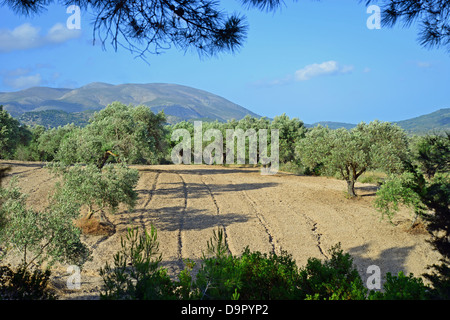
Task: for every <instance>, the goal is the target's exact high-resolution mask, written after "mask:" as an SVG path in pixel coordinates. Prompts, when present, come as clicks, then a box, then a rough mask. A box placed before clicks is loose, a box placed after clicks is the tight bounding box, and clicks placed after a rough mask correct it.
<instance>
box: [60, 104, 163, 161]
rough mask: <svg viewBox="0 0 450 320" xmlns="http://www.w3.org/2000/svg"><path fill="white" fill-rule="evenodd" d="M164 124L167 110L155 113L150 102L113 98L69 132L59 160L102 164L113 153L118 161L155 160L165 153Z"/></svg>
mask: <svg viewBox="0 0 450 320" xmlns="http://www.w3.org/2000/svg"><path fill="white" fill-rule="evenodd" d="M164 124H165V115H164V113H163V112H160V113H158V114H155V113H153V112H152V111H151V110H150V109H149V108H148V107H146V106H136V107H135V106H131V105H130V106H126V105H124V104H122V103H120V102H113V103H112V104H110V105H108V106H107V107H106V108H105V109H102V110H101V111H99V112H96V113H95V114H94V115H93V117H92V118H91V120H90V123H89V124H88V125H87V126H86V127H83V128H75V129H73V130H71V131H70V132H68V133H67V134H66V135H65V136H64V138H63V139H62V141H61V143H60V146H59V150H58V152H57V154H56V156H55V160H57V161H59V162H62V163H64V164H71V163H88V164H95V165H97V166H98V167H99V168H101V167H103V166H104V165H105V164H106V163H107V160H108V156H109V155H113V156H114V158H115V159H116V162H118V161H120V162H124V163H142V164H155V163H158V162H159V161H160V160H161V159H162V158H163V157H164V156H165V154H164V152H165V149H166V146H165V135H166V129H165V127H164Z"/></svg>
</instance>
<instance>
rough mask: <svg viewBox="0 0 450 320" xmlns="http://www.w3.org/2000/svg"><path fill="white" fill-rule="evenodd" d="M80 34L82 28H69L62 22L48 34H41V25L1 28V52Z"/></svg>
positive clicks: (54, 42) (29, 47) (42, 44)
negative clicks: (11, 28) (10, 28)
mask: <svg viewBox="0 0 450 320" xmlns="http://www.w3.org/2000/svg"><path fill="white" fill-rule="evenodd" d="M80 35H81V31H80V30H77V29H75V30H69V29H67V28H66V27H64V25H62V24H61V23H57V24H55V25H54V26H53V27H52V28H50V30H49V31H48V33H47V34H46V35H41V34H40V28H39V27H35V26H32V25H31V24H30V23H24V24H22V25H20V26H18V27H16V28H14V29H13V30H9V29H0V52H11V51H16V50H27V49H32V48H38V47H42V46H45V45H49V44H57V43H63V42H65V41H68V40H70V39H74V38H78V37H79V36H80Z"/></svg>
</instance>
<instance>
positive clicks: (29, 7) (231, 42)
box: [0, 0, 283, 57]
mask: <svg viewBox="0 0 450 320" xmlns="http://www.w3.org/2000/svg"><path fill="white" fill-rule="evenodd" d="M0 1H1V3H2V5H6V6H8V7H9V8H10V9H12V10H13V11H14V12H16V13H18V14H22V15H31V14H39V13H41V12H42V11H43V10H45V8H46V7H47V6H48V5H50V4H51V3H53V2H58V3H60V4H63V5H66V6H69V5H78V6H79V7H80V8H81V9H82V10H89V12H92V13H93V15H94V17H95V18H94V22H93V36H94V42H95V39H99V40H100V41H101V43H102V45H103V46H104V45H105V42H106V41H107V40H110V41H111V44H112V46H113V47H114V49H115V50H117V48H118V46H123V47H125V48H127V49H128V50H130V51H131V52H133V53H138V54H139V55H140V56H141V57H144V54H145V53H154V54H157V53H161V52H163V51H165V50H167V49H169V48H171V47H172V46H174V47H176V48H178V49H181V50H188V49H194V50H197V51H198V52H199V54H200V55H202V56H204V55H207V56H210V55H216V54H217V53H219V52H234V51H236V50H237V49H239V48H240V47H241V46H242V44H243V41H244V40H245V38H246V34H247V27H248V26H247V23H246V21H245V20H246V19H245V17H244V16H243V15H239V14H231V15H229V14H227V13H225V12H223V10H221V8H220V7H219V6H220V3H219V1H213V0H132V1H130V0H0ZM239 1H240V2H241V4H242V6H243V7H247V8H257V9H259V10H268V11H274V10H276V9H277V8H279V7H280V6H281V5H282V4H283V1H282V0H239Z"/></svg>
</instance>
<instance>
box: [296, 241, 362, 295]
mask: <svg viewBox="0 0 450 320" xmlns="http://www.w3.org/2000/svg"><path fill="white" fill-rule="evenodd" d="M329 252H330V254H331V258H330V259H329V260H326V261H324V262H322V261H321V260H319V259H317V258H310V259H308V262H307V264H306V266H305V267H303V268H302V269H301V270H300V282H299V286H300V289H301V291H302V297H304V298H305V299H311V300H324V299H325V300H363V299H365V298H366V295H367V293H368V290H367V289H366V288H365V287H364V285H363V282H362V280H361V277H360V275H359V273H358V271H357V270H356V269H355V268H354V266H353V259H352V258H351V256H350V254H348V253H345V254H344V253H343V250H342V249H341V247H340V244H337V245H336V246H334V247H332V248H331V249H330V251H329Z"/></svg>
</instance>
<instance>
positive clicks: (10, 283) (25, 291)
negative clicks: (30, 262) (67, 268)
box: [0, 264, 56, 300]
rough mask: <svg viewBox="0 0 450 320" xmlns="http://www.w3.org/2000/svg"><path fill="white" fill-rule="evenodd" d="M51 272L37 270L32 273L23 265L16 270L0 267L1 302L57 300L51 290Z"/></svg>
mask: <svg viewBox="0 0 450 320" xmlns="http://www.w3.org/2000/svg"><path fill="white" fill-rule="evenodd" d="M50 275H51V272H50V270H48V269H47V270H45V271H41V270H39V269H35V270H34V271H33V272H30V271H29V270H28V268H27V267H26V266H25V265H24V264H22V265H20V266H19V267H18V268H17V269H16V270H13V269H11V267H10V266H0V300H52V299H55V298H56V295H55V292H54V290H52V289H50V288H49V286H48V284H49V279H50Z"/></svg>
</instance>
